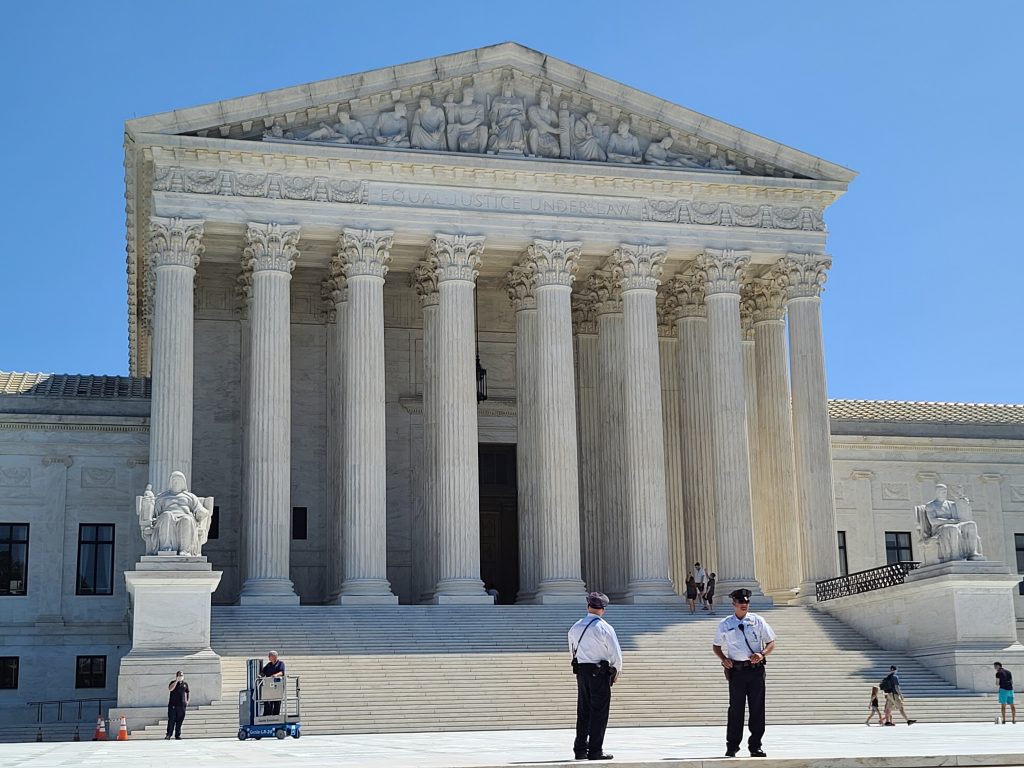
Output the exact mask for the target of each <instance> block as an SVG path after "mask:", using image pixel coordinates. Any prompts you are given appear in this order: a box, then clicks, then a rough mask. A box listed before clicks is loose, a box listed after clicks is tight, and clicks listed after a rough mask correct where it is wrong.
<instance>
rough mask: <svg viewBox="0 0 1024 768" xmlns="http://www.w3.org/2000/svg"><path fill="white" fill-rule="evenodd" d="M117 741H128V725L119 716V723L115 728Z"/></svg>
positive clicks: (122, 716) (122, 717)
mask: <svg viewBox="0 0 1024 768" xmlns="http://www.w3.org/2000/svg"><path fill="white" fill-rule="evenodd" d="M117 740H118V741H128V723H127V721H126V720H125V719H124V715H121V723H120V724H119V725H118V726H117Z"/></svg>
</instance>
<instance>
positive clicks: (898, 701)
mask: <svg viewBox="0 0 1024 768" xmlns="http://www.w3.org/2000/svg"><path fill="white" fill-rule="evenodd" d="M898 671H899V670H898V669H897V667H896V665H895V664H894V665H892V666H891V667H889V674H888V675H886V676H885V677H883V678H882V682H880V683H879V684H878V687H879V688H880V689H881V691H882V693H884V694H885V712H883V713H882V725H896V723H894V722H893V721H892V711H893V709H894V708H895V709H898V710H899V711H900V714H901V715H903V719H904V720H906V721H907V725H913V724H914V723H916V722H917V720H911V719H910V718H909V717H907V710H906V709H904V708H903V691H902V689H901V688H900V677H899V675H897V674H896V673H897V672H898Z"/></svg>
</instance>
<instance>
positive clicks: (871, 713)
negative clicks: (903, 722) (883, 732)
mask: <svg viewBox="0 0 1024 768" xmlns="http://www.w3.org/2000/svg"><path fill="white" fill-rule="evenodd" d="M876 715H877V716H878V724H879V725H885V721H884V720H883V719H882V713H881V712H879V711H878V686H877V685H872V686H871V699H870V700H869V701H868V719H867V720H865V721H864V725H871V721H872V720H873V719H874V718H875V716H876Z"/></svg>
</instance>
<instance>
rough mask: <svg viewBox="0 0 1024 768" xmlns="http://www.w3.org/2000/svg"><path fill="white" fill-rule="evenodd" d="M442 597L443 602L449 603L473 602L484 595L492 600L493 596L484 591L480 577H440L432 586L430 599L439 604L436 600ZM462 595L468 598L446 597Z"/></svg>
mask: <svg viewBox="0 0 1024 768" xmlns="http://www.w3.org/2000/svg"><path fill="white" fill-rule="evenodd" d="M442 597H443V598H446V599H445V601H444V602H449V603H456V602H474V601H477V600H478V598H481V597H486V598H487V600H488V601H490V602H492V603H493V602H494V598H493V597H491V596H490V595H488V594H487V593H486V592H484V583H483V582H482V581H480V579H441V580H440V581H438V582H437V586H436V587H435V588H434V594H433V596H432V597H431V600H430V602H431V604H433V605H439V604H440V603H438V600H439V599H440V598H442ZM464 597H468V598H470V600H468V601H466V600H449V599H447V598H464Z"/></svg>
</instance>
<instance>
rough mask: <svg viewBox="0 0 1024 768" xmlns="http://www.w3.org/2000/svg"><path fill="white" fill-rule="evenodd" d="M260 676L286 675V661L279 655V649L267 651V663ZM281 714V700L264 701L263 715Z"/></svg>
mask: <svg viewBox="0 0 1024 768" xmlns="http://www.w3.org/2000/svg"><path fill="white" fill-rule="evenodd" d="M260 676H262V677H277V678H282V677H284V662H283V661H281V658H280V657H279V656H278V655H277V651H267V663H266V664H264V665H263V667H262V668H261V669H260ZM279 714H281V702H280V701H265V702H263V715H264V717H266V716H267V715H279Z"/></svg>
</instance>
